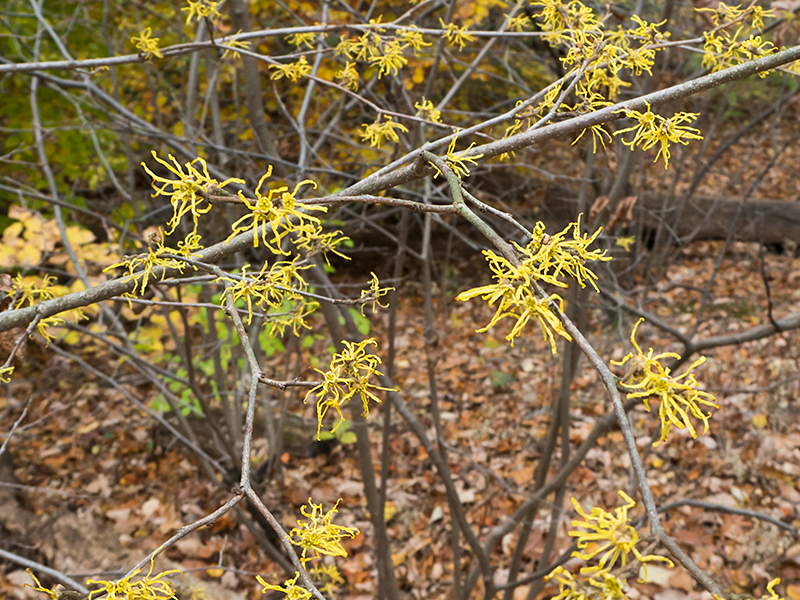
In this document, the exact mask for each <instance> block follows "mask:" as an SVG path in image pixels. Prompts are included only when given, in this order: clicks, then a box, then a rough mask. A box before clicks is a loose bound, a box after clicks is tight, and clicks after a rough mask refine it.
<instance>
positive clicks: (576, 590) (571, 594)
mask: <svg viewBox="0 0 800 600" xmlns="http://www.w3.org/2000/svg"><path fill="white" fill-rule="evenodd" d="M553 578H555V580H556V581H558V594H557V595H555V596H553V598H552V600H591V599H592V596H593V595H594V594H592V590H591V589H590V588H589V587H588V585H587V584H586V582H585V581H583V580H581V579H575V577H574V576H573V575H572V573H570V572H569V571H567V570H566V569H565V568H564V567H556V568H555V569H553V570H552V571H550V574H549V575H547V576H546V577H545V578H544V580H545V581H550V580H551V579H553Z"/></svg>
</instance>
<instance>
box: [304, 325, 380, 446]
mask: <svg viewBox="0 0 800 600" xmlns="http://www.w3.org/2000/svg"><path fill="white" fill-rule="evenodd" d="M342 344H344V350H342V352H341V353H338V354H334V355H333V358H332V359H331V364H330V367H329V368H328V370H327V371H325V372H323V371H320V370H319V369H316V371H317V372H318V373H320V374H321V375H322V376H323V381H322V383H320V384H319V385H317V386H315V387H313V388H311V389H310V390H309V391H308V393H307V394H306V397H305V399H304V400H303V402H304V403H308V400H309V398H311V397H312V396H316V397H317V438H319V433H320V430H321V428H322V420H323V419H324V418H325V415H326V414H327V412H328V410H329V409H331V408H332V409H333V410H335V411H336V414H337V416H338V417H339V420H338V421H337V422H336V424H335V425H334V426H333V428H332V429H331V433H334V432H336V430H337V429H338V428H339V426H340V425H341V424H342V422H344V415H342V405H344V404H346V403H348V402H350V400H352V399H353V398H354V397H355V396H356V395H358V396H359V397H360V398H361V402H362V404H363V407H364V411H363V413H362V414H363V415H364V416H365V417H366V416H369V401H370V400H374V401H375V402H378V403H380V401H381V400H380V398H378V397H377V396H376V395H375V394H374V393H372V391H371V390H383V391H391V390H390V389H389V388H384V387H380V386H377V385H374V384H372V383H369V378H370V377H372V376H373V375H378V376H380V375H383V373H381V372H380V371H378V365H379V364H380V363H381V359H380V358H378V357H377V356H375V355H374V354H369V353H368V352H367V350H366V346H368V345H371V346H377V345H378V344H377V342H376V341H375V339H374V338H369V339H367V340H364V341H363V342H348V341H343V342H342Z"/></svg>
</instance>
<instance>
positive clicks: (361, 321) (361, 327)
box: [350, 308, 370, 335]
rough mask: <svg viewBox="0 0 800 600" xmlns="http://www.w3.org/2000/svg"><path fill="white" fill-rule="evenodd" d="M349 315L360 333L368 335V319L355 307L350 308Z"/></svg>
mask: <svg viewBox="0 0 800 600" xmlns="http://www.w3.org/2000/svg"><path fill="white" fill-rule="evenodd" d="M350 316H352V317H353V322H354V323H355V324H356V328H357V329H358V332H359V333H360V334H361V335H369V328H370V324H369V319H368V318H367V317H365V316H363V315H362V314H361V313H360V312H359V311H357V310H356V309H355V308H350Z"/></svg>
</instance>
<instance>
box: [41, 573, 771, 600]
mask: <svg viewBox="0 0 800 600" xmlns="http://www.w3.org/2000/svg"><path fill="white" fill-rule="evenodd" d="M780 582H781V580H780V578H778V577H776V578H775V579H773V580H772V581H770V582H769V583H768V584H767V594H766V595H764V596H761V600H783V598H782V597H781V596H780V595H779V594H778V593H777V592H776V591H775V586H776V585H778V584H779V583H780ZM37 583H38V582H37Z"/></svg>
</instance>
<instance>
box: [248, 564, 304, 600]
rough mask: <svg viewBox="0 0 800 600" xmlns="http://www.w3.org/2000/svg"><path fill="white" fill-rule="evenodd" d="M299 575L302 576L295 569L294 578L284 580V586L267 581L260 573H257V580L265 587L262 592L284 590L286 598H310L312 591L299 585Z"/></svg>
mask: <svg viewBox="0 0 800 600" xmlns="http://www.w3.org/2000/svg"><path fill="white" fill-rule="evenodd" d="M298 577H300V573H298V572H296V571H295V575H294V577H293V578H292V579H287V580H286V581H284V582H283V587H281V586H279V585H271V584H269V583H267V582H266V581H264V580H263V579H262V577H261V576H260V575H256V581H258V583H260V584H261V586H262V587H263V589H262V590H261V593H262V594H266V593H267V592H268V591H270V590H273V591H275V592H282V593H284V594H286V600H308V599H309V598H311V592H309V591H308V590H307V589H305V588H302V587H300V586H299V585H297V578H298Z"/></svg>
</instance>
